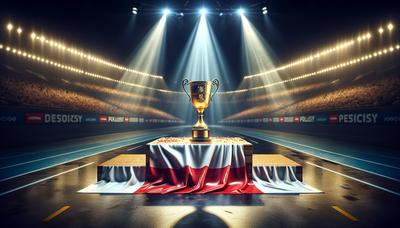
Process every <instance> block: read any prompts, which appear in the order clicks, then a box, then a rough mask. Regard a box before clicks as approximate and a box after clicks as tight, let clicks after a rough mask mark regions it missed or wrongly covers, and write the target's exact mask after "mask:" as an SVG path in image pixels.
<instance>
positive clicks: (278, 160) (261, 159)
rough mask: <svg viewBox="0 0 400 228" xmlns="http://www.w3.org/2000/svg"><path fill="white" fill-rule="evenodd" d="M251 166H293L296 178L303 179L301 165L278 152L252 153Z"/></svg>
mask: <svg viewBox="0 0 400 228" xmlns="http://www.w3.org/2000/svg"><path fill="white" fill-rule="evenodd" d="M253 166H254V167H256V166H269V167H270V166H275V167H287V166H289V167H293V168H294V170H295V176H296V178H297V180H299V181H303V167H302V166H301V165H300V164H299V163H297V162H295V161H293V160H290V159H289V158H287V157H285V156H283V155H280V154H254V155H253Z"/></svg>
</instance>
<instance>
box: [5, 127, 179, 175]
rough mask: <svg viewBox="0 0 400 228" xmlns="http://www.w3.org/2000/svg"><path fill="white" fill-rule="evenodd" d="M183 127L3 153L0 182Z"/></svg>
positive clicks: (141, 141)
mask: <svg viewBox="0 0 400 228" xmlns="http://www.w3.org/2000/svg"><path fill="white" fill-rule="evenodd" d="M181 129H182V127H171V128H163V129H154V130H148V131H138V132H135V131H134V132H130V133H124V134H116V135H112V136H110V137H109V138H107V137H105V138H104V139H102V140H99V139H98V138H95V139H92V140H91V137H88V140H86V141H83V142H82V141H80V142H77V143H76V144H74V141H73V140H69V141H66V142H60V143H58V144H56V145H52V146H51V148H48V147H45V148H43V149H39V148H36V149H32V150H31V149H20V150H14V151H10V152H4V153H2V155H1V157H0V182H2V181H6V180H9V179H12V178H16V177H19V176H22V175H25V174H28V173H32V172H36V171H39V170H43V169H47V168H50V167H54V166H57V165H61V164H64V163H67V162H71V161H75V160H78V159H82V158H85V157H89V156H93V155H96V154H100V153H104V152H107V151H110V150H114V149H117V148H120V147H124V146H128V145H132V144H138V143H143V142H146V141H149V140H153V139H156V138H159V137H162V136H166V135H170V134H173V133H174V132H177V131H179V130H181Z"/></svg>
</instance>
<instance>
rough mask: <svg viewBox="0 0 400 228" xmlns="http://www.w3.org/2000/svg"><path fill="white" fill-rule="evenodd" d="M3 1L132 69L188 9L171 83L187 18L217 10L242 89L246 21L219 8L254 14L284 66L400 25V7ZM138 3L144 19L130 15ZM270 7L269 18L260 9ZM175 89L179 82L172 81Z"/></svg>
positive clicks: (169, 53) (282, 0)
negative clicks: (154, 33)
mask: <svg viewBox="0 0 400 228" xmlns="http://www.w3.org/2000/svg"><path fill="white" fill-rule="evenodd" d="M265 2H266V3H265V4H262V3H263V1H152V0H150V1H129V0H115V1H93V0H90V1H84V0H81V1H75V0H55V1H51V2H49V1H18V0H13V1H2V3H1V8H0V16H1V17H0V19H1V22H2V23H6V22H7V21H8V20H11V21H13V22H14V23H15V24H21V25H22V26H23V27H24V28H29V29H30V28H34V29H35V31H38V32H40V31H41V30H43V31H44V32H45V33H46V34H51V35H54V36H55V37H56V38H61V39H65V40H66V41H67V42H68V43H72V44H77V46H79V47H83V48H84V49H85V50H92V51H95V53H97V54H99V55H103V56H110V57H111V59H112V60H114V61H116V62H120V63H127V62H129V60H130V56H131V55H132V53H133V52H134V50H135V49H136V48H137V45H138V43H139V41H140V40H141V39H142V38H143V37H144V35H145V34H146V33H147V32H148V31H149V29H150V28H151V27H152V26H153V25H154V24H155V23H156V22H157V21H158V20H159V18H160V14H159V12H160V10H161V9H162V8H163V7H165V6H168V7H170V8H171V9H172V10H174V9H175V10H177V11H180V10H185V12H186V14H185V16H184V18H182V19H178V18H177V17H169V18H168V24H167V26H168V27H167V47H166V57H167V58H166V63H165V70H164V72H161V74H163V75H165V77H166V78H167V80H168V78H172V76H173V74H174V73H175V71H176V67H177V61H178V60H179V57H180V56H181V54H182V51H183V48H184V46H185V43H186V41H187V40H188V38H189V36H190V33H191V32H192V30H193V28H194V25H195V23H196V20H197V19H198V16H197V15H196V14H191V15H190V14H189V12H190V10H191V9H193V10H195V9H196V10H197V9H198V8H199V7H200V6H202V5H204V6H206V7H207V8H209V9H210V10H214V12H215V15H208V16H207V19H208V20H209V21H210V23H211V26H212V28H213V30H214V32H215V34H216V36H217V40H218V41H219V43H220V46H221V47H222V51H223V54H224V55H225V57H226V62H227V64H228V65H229V66H228V67H229V70H230V72H232V76H231V78H233V82H234V83H236V84H237V83H239V82H240V80H241V77H242V76H243V72H242V69H241V64H240V63H241V57H240V32H241V30H240V20H239V17H238V16H237V15H232V16H224V17H219V16H218V15H217V12H218V8H221V9H237V8H238V7H239V6H242V7H243V8H245V9H247V10H248V11H249V13H248V15H247V17H248V18H249V20H250V21H251V22H252V23H253V24H254V25H255V26H256V28H257V29H258V30H259V32H260V33H261V34H263V35H264V38H265V39H266V40H267V42H268V43H269V45H270V46H271V48H272V50H271V51H273V52H274V53H275V54H276V57H277V58H278V61H282V62H283V63H284V62H286V61H288V60H290V59H292V58H294V57H296V56H298V55H299V54H307V53H309V52H310V51H312V50H315V49H316V48H318V47H321V46H325V45H329V44H331V43H334V42H336V40H337V39H340V38H346V37H348V36H349V35H353V34H357V33H358V32H365V31H366V30H367V29H368V28H371V29H376V28H377V27H378V26H379V25H380V24H381V23H384V24H386V23H387V22H388V21H392V22H394V23H395V24H398V23H400V1H399V0H397V1H395V0H393V1H388V0H379V1H350V0H347V1H344V0H340V1H328V0H326V1H323V0H319V1H318V0H315V1H313V0H294V1H289V0H269V1H265ZM135 3H136V5H137V6H138V8H139V14H138V15H136V16H134V15H133V14H132V13H131V8H132V6H133V5H134V4H135ZM263 5H266V6H268V9H269V13H268V16H267V18H266V17H264V16H263V15H262V14H261V7H262V6H263ZM172 83H173V82H172Z"/></svg>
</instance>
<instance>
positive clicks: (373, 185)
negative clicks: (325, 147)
mask: <svg viewBox="0 0 400 228" xmlns="http://www.w3.org/2000/svg"><path fill="white" fill-rule="evenodd" d="M306 163H307V164H309V165H312V166H315V167H318V168H320V169H323V170H326V171H329V172H332V173H335V174H337V175H340V176H343V177H347V178H349V179H352V180H354V181H357V182H360V183H363V184H366V185H369V186H371V187H374V188H377V189H379V190H382V191H385V192H389V193H392V194H394V195H397V196H400V193H399V192H395V191H392V190H390V189H387V188H384V187H381V186H378V185H375V184H371V183H369V182H366V181H363V180H360V179H358V178H355V177H352V176H349V175H346V174H343V173H339V172H337V171H335V170H331V169H328V168H325V167H322V166H319V165H317V164H314V163H311V162H306Z"/></svg>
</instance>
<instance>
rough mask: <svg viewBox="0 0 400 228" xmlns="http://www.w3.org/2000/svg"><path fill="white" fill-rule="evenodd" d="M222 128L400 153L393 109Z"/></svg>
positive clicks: (399, 117) (399, 116)
mask: <svg viewBox="0 0 400 228" xmlns="http://www.w3.org/2000/svg"><path fill="white" fill-rule="evenodd" d="M221 124H223V125H228V126H235V127H250V128H257V129H265V130H272V131H279V132H288V133H297V134H304V135H311V136H317V137H319V138H322V139H333V140H340V141H345V142H349V143H355V144H362V145H365V146H368V147H369V146H373V147H377V148H380V147H387V148H393V149H396V151H398V150H399V149H400V143H399V142H400V141H399V135H400V134H399V130H400V111H399V110H394V109H391V110H387V109H386V110H371V109H370V110H355V111H338V112H327V113H316V114H307V115H293V116H267V117H264V118H253V119H241V120H230V121H221Z"/></svg>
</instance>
